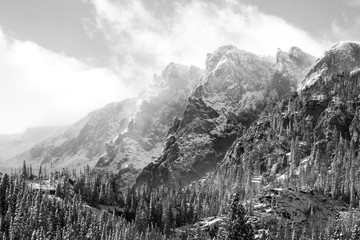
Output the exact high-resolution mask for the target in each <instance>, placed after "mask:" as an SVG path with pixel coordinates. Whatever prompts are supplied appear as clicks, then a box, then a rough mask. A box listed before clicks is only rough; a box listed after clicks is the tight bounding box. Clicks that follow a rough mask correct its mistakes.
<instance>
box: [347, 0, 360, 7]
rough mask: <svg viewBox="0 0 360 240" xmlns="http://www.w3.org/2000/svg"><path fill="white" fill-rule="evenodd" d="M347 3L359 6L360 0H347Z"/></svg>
mask: <svg viewBox="0 0 360 240" xmlns="http://www.w3.org/2000/svg"><path fill="white" fill-rule="evenodd" d="M345 4H346V6H348V7H356V6H357V7H359V6H360V0H345Z"/></svg>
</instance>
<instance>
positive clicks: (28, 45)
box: [0, 29, 131, 134]
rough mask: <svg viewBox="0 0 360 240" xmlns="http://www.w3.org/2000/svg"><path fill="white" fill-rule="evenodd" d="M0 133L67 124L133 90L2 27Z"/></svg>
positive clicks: (110, 75)
mask: <svg viewBox="0 0 360 240" xmlns="http://www.w3.org/2000/svg"><path fill="white" fill-rule="evenodd" d="M0 55H1V56H2V57H1V58H0V112H1V113H2V116H1V118H0V134H4V133H13V132H20V131H23V130H25V128H28V127H34V126H49V125H63V124H70V123H72V122H74V121H76V120H79V119H80V118H82V117H84V116H85V115H86V114H87V113H88V112H90V111H92V110H94V109H95V108H99V107H102V106H104V105H105V104H107V103H110V102H112V101H118V100H119V99H123V98H125V97H129V96H130V95H131V92H129V90H128V89H127V88H126V87H125V86H124V85H122V84H121V83H120V81H119V80H118V78H117V76H116V75H115V74H114V73H113V72H111V71H110V70H108V69H104V68H91V67H89V66H87V65H86V64H85V63H83V62H81V61H79V60H77V59H75V58H71V57H67V56H64V55H62V54H58V53H54V52H51V51H49V50H46V49H44V48H42V47H40V46H38V45H36V44H35V43H32V42H21V41H17V40H12V39H9V38H7V37H6V36H5V35H4V34H3V33H2V31H1V29H0Z"/></svg>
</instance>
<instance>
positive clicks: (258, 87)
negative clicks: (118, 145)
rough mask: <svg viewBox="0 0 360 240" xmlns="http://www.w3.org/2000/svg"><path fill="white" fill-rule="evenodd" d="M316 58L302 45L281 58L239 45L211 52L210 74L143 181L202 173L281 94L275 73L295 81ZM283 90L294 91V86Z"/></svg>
mask: <svg viewBox="0 0 360 240" xmlns="http://www.w3.org/2000/svg"><path fill="white" fill-rule="evenodd" d="M312 62H313V57H311V56H310V55H308V54H306V53H304V52H302V51H301V50H300V49H298V48H292V49H291V50H290V53H281V54H278V60H277V64H274V63H273V62H271V61H269V60H266V59H264V58H261V57H259V56H256V55H255V54H252V53H249V52H246V51H243V50H239V49H237V48H236V47H234V46H223V47H220V48H219V49H217V50H216V51H215V52H214V53H212V54H208V56H207V60H206V71H205V74H204V77H203V78H202V82H201V84H199V85H198V86H197V87H196V88H195V90H194V92H193V94H192V95H191V97H190V98H189V100H188V103H187V106H186V109H185V112H184V115H183V118H182V119H176V121H175V122H174V124H173V126H172V128H171V130H170V131H169V134H168V139H167V142H166V145H165V148H164V150H163V152H162V154H161V156H160V157H159V158H158V159H157V161H155V162H153V163H151V164H149V165H148V166H146V167H145V168H144V169H143V171H142V173H141V174H140V176H139V177H138V178H137V185H141V184H144V183H146V184H150V185H152V186H156V185H159V184H162V183H165V182H166V183H172V184H175V185H180V186H182V185H186V184H188V183H189V182H190V181H192V180H195V179H199V178H201V177H202V176H203V175H204V174H205V173H207V172H208V171H210V170H211V169H213V167H214V166H215V165H216V164H217V163H219V162H220V161H221V160H222V158H223V157H224V155H225V153H226V151H227V150H228V148H229V147H230V146H231V145H232V143H233V142H234V140H235V139H236V138H238V137H239V136H241V135H242V133H243V131H244V130H245V129H246V127H247V126H249V125H250V124H251V123H252V122H253V121H254V120H255V119H257V117H258V115H259V114H260V112H261V111H262V109H263V108H264V107H265V106H266V105H267V104H268V103H270V102H272V101H273V100H274V99H277V97H278V95H277V92H276V91H277V90H278V89H277V88H276V87H277V86H276V85H274V84H273V81H274V78H276V77H277V75H279V74H280V73H282V74H283V75H284V76H286V79H283V80H282V81H285V80H286V81H289V82H291V84H292V85H293V86H294V87H295V86H296V83H297V82H298V80H299V79H298V77H299V76H300V72H301V71H302V70H303V69H305V68H307V67H308V66H309V64H311V63H312ZM290 68H291V69H290ZM276 74H277V75H276ZM279 82H280V80H279ZM281 84H283V83H281ZM289 84H290V83H289ZM282 91H283V92H281V94H284V93H285V91H286V93H288V92H289V91H290V88H287V89H283V90H282ZM281 94H279V95H281Z"/></svg>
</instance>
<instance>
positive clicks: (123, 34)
mask: <svg viewBox="0 0 360 240" xmlns="http://www.w3.org/2000/svg"><path fill="white" fill-rule="evenodd" d="M155 2H157V3H158V4H161V1H155ZM91 4H93V6H94V8H95V12H96V22H97V23H98V24H97V29H98V30H99V31H101V32H103V33H104V34H105V36H106V39H107V41H108V42H109V45H111V46H112V51H113V52H114V54H115V55H116V56H117V57H116V61H115V62H116V64H117V65H114V66H113V67H114V68H115V69H118V70H119V72H121V68H122V66H125V68H126V69H127V77H130V78H131V79H132V80H133V81H134V82H136V83H138V82H144V79H150V76H151V74H153V72H154V71H157V72H159V71H161V69H163V68H164V67H165V65H166V64H167V63H169V62H170V61H174V62H180V63H184V64H189V65H190V64H194V65H197V66H199V67H204V63H205V58H206V54H207V53H209V52H213V51H214V50H215V49H216V48H218V47H220V46H222V45H226V44H233V45H235V46H237V47H239V48H242V49H245V50H248V51H251V52H254V53H257V54H260V55H275V52H276V49H277V48H279V47H280V48H282V49H284V50H288V49H289V48H290V47H291V46H298V47H300V48H302V49H303V50H305V51H307V52H309V53H312V54H314V55H320V54H321V53H322V51H323V50H324V46H326V45H327V43H324V42H322V41H318V40H316V39H313V38H312V37H311V36H310V35H309V34H308V33H306V32H305V31H303V30H301V29H298V28H296V27H295V26H293V25H291V24H289V23H287V22H285V21H284V20H283V19H281V18H279V17H275V16H270V15H266V14H264V13H262V12H261V11H259V9H258V8H257V7H254V6H251V5H245V4H241V3H239V1H229V0H228V1H226V4H221V5H220V4H216V3H214V2H211V1H181V2H180V1H178V2H175V3H174V7H173V10H172V11H170V12H169V13H168V14H167V16H165V17H164V16H161V17H159V16H158V15H157V14H155V13H154V12H153V11H150V10H148V9H147V8H146V7H145V6H144V4H143V3H142V2H141V1H139V0H123V1H111V0H93V1H91ZM154 4H155V3H154Z"/></svg>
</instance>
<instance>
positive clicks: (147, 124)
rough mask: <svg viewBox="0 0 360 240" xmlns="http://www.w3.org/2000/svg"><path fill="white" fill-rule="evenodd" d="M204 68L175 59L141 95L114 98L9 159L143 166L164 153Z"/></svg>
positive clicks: (70, 164)
mask: <svg viewBox="0 0 360 240" xmlns="http://www.w3.org/2000/svg"><path fill="white" fill-rule="evenodd" d="M200 74H201V70H200V69H198V68H196V67H194V66H191V67H187V66H183V65H180V64H174V63H171V64H169V65H168V66H167V67H166V68H165V70H164V71H163V72H162V74H161V76H157V75H155V76H154V79H153V82H152V84H151V85H150V86H149V87H148V88H147V89H145V90H143V91H142V93H141V94H139V96H138V97H136V98H133V99H127V100H124V101H121V102H118V103H111V104H108V105H107V106H105V107H104V108H101V109H98V110H96V111H94V112H92V113H90V114H88V115H87V116H86V117H85V118H83V119H81V120H80V121H78V122H76V123H75V124H73V125H72V126H70V127H67V128H65V129H62V131H61V132H59V133H58V134H57V135H56V136H53V137H51V138H48V139H46V140H44V141H42V142H41V143H39V144H36V145H35V146H33V147H32V148H31V149H30V150H28V151H26V152H24V153H23V154H21V155H19V156H17V157H15V158H13V159H10V160H8V161H7V162H11V163H13V164H19V163H20V162H22V161H23V160H24V159H25V160H26V161H27V162H28V163H30V164H33V165H34V166H39V165H40V164H41V165H44V164H52V166H53V167H55V168H62V167H68V168H70V169H81V168H83V167H84V166H86V165H89V166H91V167H95V168H97V169H104V168H106V169H107V170H118V169H119V168H120V166H123V167H125V166H124V165H125V164H131V166H130V168H135V169H136V168H141V167H143V166H144V165H145V164H146V163H148V162H150V161H151V159H152V158H153V157H154V156H157V155H158V154H159V153H160V151H161V147H162V142H163V141H164V140H165V135H166V132H167V129H168V128H169V126H170V125H171V124H172V122H173V119H174V118H175V117H176V116H179V115H180V114H181V113H182V112H183V111H184V107H185V103H186V100H187V98H188V96H189V95H190V91H191V89H192V88H193V87H194V86H195V84H196V82H197V81H198V80H199V78H200Z"/></svg>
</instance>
